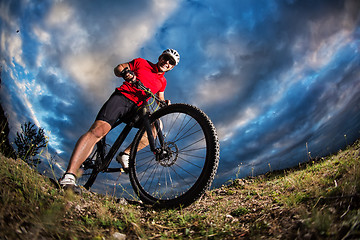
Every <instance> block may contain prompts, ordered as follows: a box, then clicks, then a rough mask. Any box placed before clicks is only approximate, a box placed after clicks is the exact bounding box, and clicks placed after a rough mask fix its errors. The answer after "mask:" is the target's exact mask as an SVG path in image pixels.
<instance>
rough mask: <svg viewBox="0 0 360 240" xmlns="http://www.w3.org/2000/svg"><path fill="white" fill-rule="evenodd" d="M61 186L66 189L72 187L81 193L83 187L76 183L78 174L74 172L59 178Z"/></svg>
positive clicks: (74, 190) (77, 192)
mask: <svg viewBox="0 0 360 240" xmlns="http://www.w3.org/2000/svg"><path fill="white" fill-rule="evenodd" d="M59 184H60V187H61V188H63V189H64V190H68V189H71V190H72V191H73V192H74V193H76V194H81V193H82V191H81V188H80V187H79V186H78V185H77V184H76V176H75V175H74V174H72V173H65V174H64V176H63V177H62V178H61V179H60V180H59Z"/></svg>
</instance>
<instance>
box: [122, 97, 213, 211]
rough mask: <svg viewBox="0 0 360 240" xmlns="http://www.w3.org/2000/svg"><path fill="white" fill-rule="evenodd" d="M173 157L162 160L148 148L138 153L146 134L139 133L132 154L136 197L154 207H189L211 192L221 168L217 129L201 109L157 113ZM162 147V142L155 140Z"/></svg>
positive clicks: (155, 116) (182, 107) (172, 108)
mask: <svg viewBox="0 0 360 240" xmlns="http://www.w3.org/2000/svg"><path fill="white" fill-rule="evenodd" d="M159 120H160V122H161V123H160V125H161V127H162V133H163V135H164V137H165V142H166V143H167V146H168V147H169V148H168V149H170V150H171V151H170V152H171V153H172V154H171V156H170V157H167V158H164V159H161V158H157V157H156V155H155V154H154V153H153V152H151V150H150V148H149V146H147V147H145V148H144V149H142V150H139V151H138V147H139V143H140V140H141V138H142V136H143V135H144V133H145V129H144V127H143V128H140V129H139V131H138V132H137V134H136V136H135V138H134V141H133V144H132V149H131V153H130V163H129V168H130V172H129V174H130V182H131V184H132V187H133V189H134V191H135V193H136V194H137V196H138V197H139V198H140V199H141V200H142V201H143V202H144V203H145V204H149V205H152V206H155V207H161V208H169V207H170V208H171V207H179V206H182V207H186V206H188V205H190V204H192V203H193V202H195V201H196V200H197V199H199V198H200V197H201V196H202V195H203V194H204V192H205V191H206V190H207V189H209V188H210V186H211V183H212V181H213V179H214V177H215V174H216V171H217V168H218V164H219V141H218V137H217V133H216V129H215V127H214V125H213V123H212V122H211V120H210V119H209V118H208V117H207V115H206V114H205V113H204V112H203V111H201V110H200V109H199V108H197V107H194V106H192V105H188V104H172V105H169V106H167V107H164V108H162V109H160V110H158V111H156V112H154V113H153V114H152V115H151V117H150V122H151V123H154V122H156V121H157V122H159ZM156 144H157V145H158V146H159V140H158V138H156Z"/></svg>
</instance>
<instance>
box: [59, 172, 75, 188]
mask: <svg viewBox="0 0 360 240" xmlns="http://www.w3.org/2000/svg"><path fill="white" fill-rule="evenodd" d="M59 183H60V186H61V187H64V186H65V185H76V177H75V175H74V174H72V173H65V174H64V176H63V177H62V178H61V179H60V180H59Z"/></svg>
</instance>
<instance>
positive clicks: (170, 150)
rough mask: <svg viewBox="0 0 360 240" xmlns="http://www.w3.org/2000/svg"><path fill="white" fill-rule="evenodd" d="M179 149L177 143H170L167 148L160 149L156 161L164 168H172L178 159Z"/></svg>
mask: <svg viewBox="0 0 360 240" xmlns="http://www.w3.org/2000/svg"><path fill="white" fill-rule="evenodd" d="M178 155H179V149H178V147H177V146H176V144H175V143H172V142H170V143H168V144H167V146H165V147H163V148H159V149H158V151H157V153H156V161H157V162H159V163H160V165H161V166H163V167H170V166H172V165H174V164H175V162H176V161H177V159H178Z"/></svg>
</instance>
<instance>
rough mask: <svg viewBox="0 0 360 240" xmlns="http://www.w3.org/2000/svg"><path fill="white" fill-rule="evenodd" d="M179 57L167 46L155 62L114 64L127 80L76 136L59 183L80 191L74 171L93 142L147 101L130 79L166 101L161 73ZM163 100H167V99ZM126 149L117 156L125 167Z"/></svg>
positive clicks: (138, 61)
mask: <svg viewBox="0 0 360 240" xmlns="http://www.w3.org/2000/svg"><path fill="white" fill-rule="evenodd" d="M179 61H180V55H179V53H178V52H177V51H176V50H174V49H166V50H165V51H163V53H162V54H161V55H160V56H159V58H158V62H157V63H156V64H154V63H152V62H150V61H147V60H145V59H143V58H136V59H134V60H132V61H131V62H128V63H122V64H119V65H118V66H116V67H115V69H114V73H115V75H116V76H117V77H122V78H124V79H125V80H126V81H125V82H124V83H123V84H122V85H121V86H120V87H118V88H116V89H115V92H114V93H113V94H112V95H111V96H110V98H109V99H108V100H107V101H106V102H105V104H104V105H103V106H102V108H101V109H100V111H99V113H98V115H97V117H96V120H95V122H94V123H93V124H92V126H91V127H90V129H89V130H88V131H87V132H86V133H85V134H84V135H82V136H81V137H80V138H79V140H78V142H77V143H76V145H75V148H74V150H73V153H72V155H71V158H70V162H69V165H68V167H67V170H66V173H65V174H64V175H63V177H62V178H61V179H60V181H59V183H60V186H62V187H63V188H71V189H73V190H74V191H79V189H78V187H77V185H76V174H77V172H78V170H79V168H80V166H81V164H82V163H83V162H84V161H85V160H86V158H87V157H88V156H89V155H90V153H91V151H92V149H93V148H94V146H95V144H96V143H97V142H98V141H100V139H101V138H103V137H104V136H106V134H107V133H108V132H109V131H110V130H111V127H112V126H113V124H114V123H115V122H116V120H117V119H120V120H121V121H126V117H127V116H128V115H129V114H130V113H131V112H133V111H134V109H136V108H137V107H138V106H141V105H142V104H143V103H144V101H146V100H144V97H145V96H146V93H144V92H143V91H142V90H139V89H137V88H135V87H134V86H133V85H132V84H131V83H130V82H131V81H133V80H135V79H138V80H140V81H141V82H142V83H143V84H144V85H145V87H147V88H150V90H151V91H152V92H153V93H155V94H156V95H157V96H158V97H159V99H160V100H162V101H165V96H164V91H165V87H166V79H165V77H164V73H165V72H168V71H170V70H172V69H173V68H174V67H175V66H176V65H177V64H178V63H179ZM126 68H129V69H130V71H129V72H127V73H124V72H123V70H124V69H126ZM166 101H167V102H168V104H170V101H168V100H166ZM141 141H142V142H143V145H144V146H146V145H147V139H145V138H144V140H143V139H142V140H141ZM129 153H130V146H129V147H127V148H126V149H125V150H124V152H121V153H120V154H119V156H117V158H116V159H117V161H118V162H119V163H120V164H121V165H122V167H123V169H124V170H125V171H126V170H127V169H128V167H129Z"/></svg>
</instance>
